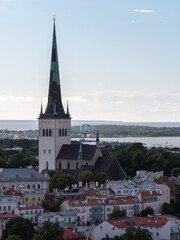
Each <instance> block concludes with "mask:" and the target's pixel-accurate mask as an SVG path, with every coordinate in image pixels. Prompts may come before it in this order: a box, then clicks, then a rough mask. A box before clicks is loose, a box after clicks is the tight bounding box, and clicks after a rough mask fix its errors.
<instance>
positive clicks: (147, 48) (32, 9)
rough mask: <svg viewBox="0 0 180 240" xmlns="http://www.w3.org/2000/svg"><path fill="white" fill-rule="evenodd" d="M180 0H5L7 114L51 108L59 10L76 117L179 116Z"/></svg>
mask: <svg viewBox="0 0 180 240" xmlns="http://www.w3.org/2000/svg"><path fill="white" fill-rule="evenodd" d="M179 10H180V1H179V0H171V1H170V0H141V1H140V0H51V1H50V0H38V1H37V0H0V83H1V85H0V86H1V87H0V113H1V114H0V119H36V118H37V117H38V114H39V111H40V103H41V100H43V107H44V108H45V106H46V101H47V94H48V84H49V68H50V55H51V44H52V30H53V14H55V15H56V33H57V44H58V53H59V65H60V66H59V67H60V74H61V90H62V96H63V102H64V106H65V108H66V101H67V99H69V104H70V113H71V116H72V118H73V119H74V120H88V119H89V120H119V121H131V122H132V121H179V119H180V15H179Z"/></svg>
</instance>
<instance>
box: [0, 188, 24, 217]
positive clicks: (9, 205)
mask: <svg viewBox="0 0 180 240" xmlns="http://www.w3.org/2000/svg"><path fill="white" fill-rule="evenodd" d="M20 202H21V201H20V200H19V198H17V197H16V196H15V195H4V193H3V191H2V190H1V189H0V213H5V212H8V213H10V212H12V211H13V210H14V209H15V208H16V207H18V206H19V203H20Z"/></svg>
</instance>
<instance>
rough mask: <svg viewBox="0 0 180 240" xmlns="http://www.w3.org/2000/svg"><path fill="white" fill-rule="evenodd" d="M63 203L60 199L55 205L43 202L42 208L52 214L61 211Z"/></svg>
mask: <svg viewBox="0 0 180 240" xmlns="http://www.w3.org/2000/svg"><path fill="white" fill-rule="evenodd" d="M61 203H62V198H58V199H57V200H56V201H55V203H54V204H50V202H49V201H47V200H42V202H41V206H42V207H43V208H44V209H45V210H46V211H50V212H58V211H60V205H61Z"/></svg>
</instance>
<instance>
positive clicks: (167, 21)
mask: <svg viewBox="0 0 180 240" xmlns="http://www.w3.org/2000/svg"><path fill="white" fill-rule="evenodd" d="M161 22H162V23H170V21H169V20H166V19H162V20H161Z"/></svg>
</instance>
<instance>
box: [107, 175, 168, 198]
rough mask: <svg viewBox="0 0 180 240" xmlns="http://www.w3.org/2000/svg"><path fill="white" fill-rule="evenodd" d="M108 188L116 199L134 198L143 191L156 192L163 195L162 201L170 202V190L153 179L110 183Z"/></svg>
mask: <svg viewBox="0 0 180 240" xmlns="http://www.w3.org/2000/svg"><path fill="white" fill-rule="evenodd" d="M106 187H107V188H110V189H111V190H112V191H113V192H114V193H115V196H116V197H119V196H134V195H135V194H137V193H139V192H143V191H156V192H157V193H159V194H160V195H161V197H162V199H161V201H163V202H167V203H169V202H170V188H169V187H168V186H167V185H166V184H157V183H155V182H154V181H152V180H151V179H144V178H140V179H135V180H118V181H108V182H107V183H106Z"/></svg>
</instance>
